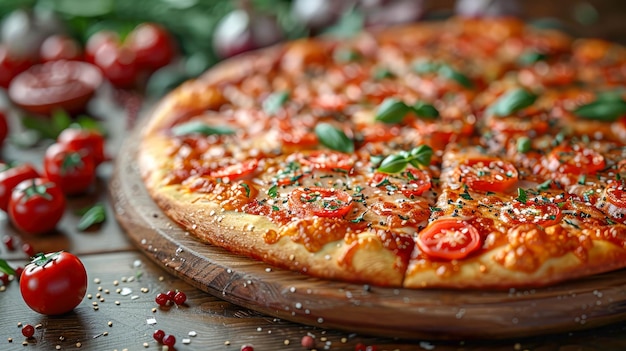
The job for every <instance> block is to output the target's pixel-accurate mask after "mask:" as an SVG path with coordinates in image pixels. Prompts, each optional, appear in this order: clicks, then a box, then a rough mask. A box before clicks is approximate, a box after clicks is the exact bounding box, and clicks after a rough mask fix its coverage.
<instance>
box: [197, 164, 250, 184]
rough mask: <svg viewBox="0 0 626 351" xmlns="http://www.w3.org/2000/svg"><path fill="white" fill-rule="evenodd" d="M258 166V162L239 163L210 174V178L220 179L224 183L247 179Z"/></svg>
mask: <svg viewBox="0 0 626 351" xmlns="http://www.w3.org/2000/svg"><path fill="white" fill-rule="evenodd" d="M258 166H259V160H257V159H250V160H246V161H243V162H241V163H236V164H233V165H228V166H224V167H222V168H219V169H217V170H215V171H212V172H210V174H209V175H210V176H211V177H215V178H220V179H221V180H222V181H224V182H232V181H234V180H239V179H243V178H246V177H248V176H249V175H251V174H252V173H254V171H256V169H257V167H258Z"/></svg>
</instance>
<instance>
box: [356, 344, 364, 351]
mask: <svg viewBox="0 0 626 351" xmlns="http://www.w3.org/2000/svg"><path fill="white" fill-rule="evenodd" d="M354 351H365V344H362V343H358V344H356V345H355V346H354Z"/></svg>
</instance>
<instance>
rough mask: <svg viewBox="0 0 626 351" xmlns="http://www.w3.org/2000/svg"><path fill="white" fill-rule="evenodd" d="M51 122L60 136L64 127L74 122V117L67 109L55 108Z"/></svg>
mask: <svg viewBox="0 0 626 351" xmlns="http://www.w3.org/2000/svg"><path fill="white" fill-rule="evenodd" d="M51 122H52V129H53V130H54V132H55V133H56V134H57V136H58V135H59V134H60V133H61V131H62V130H63V129H66V128H68V127H69V126H70V125H71V124H72V118H71V117H70V115H69V114H68V113H67V112H66V111H65V110H55V111H54V112H52V118H51Z"/></svg>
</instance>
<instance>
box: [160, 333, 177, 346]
mask: <svg viewBox="0 0 626 351" xmlns="http://www.w3.org/2000/svg"><path fill="white" fill-rule="evenodd" d="M174 344H176V337H175V336H174V335H170V334H167V335H165V336H164V337H163V345H165V346H169V347H173V346H174Z"/></svg>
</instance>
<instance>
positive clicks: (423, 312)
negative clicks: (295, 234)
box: [110, 126, 626, 339]
mask: <svg viewBox="0 0 626 351" xmlns="http://www.w3.org/2000/svg"><path fill="white" fill-rule="evenodd" d="M140 127H141V126H140ZM138 141H139V129H137V130H136V131H135V132H133V133H132V134H131V135H130V138H128V139H127V140H126V141H125V143H124V145H122V147H121V148H120V150H121V152H120V154H119V156H118V159H117V164H116V168H115V171H114V174H113V177H112V180H111V183H110V196H111V198H112V202H113V208H114V210H115V216H116V218H117V220H118V221H119V222H120V223H121V225H122V227H123V228H124V230H125V231H126V233H127V235H128V236H129V237H130V238H131V239H132V241H134V243H135V244H136V245H137V246H138V247H139V248H140V249H141V250H143V251H144V252H145V254H146V255H147V256H148V257H150V258H151V259H153V260H154V261H155V262H157V264H159V265H161V266H162V267H164V268H165V269H166V270H167V271H169V272H171V273H173V274H176V275H177V276H179V277H181V278H182V279H184V280H185V281H187V282H189V283H190V284H192V285H194V286H196V287H198V288H199V289H201V290H203V291H206V292H208V293H210V294H213V295H215V296H218V297H220V298H223V299H224V300H227V301H229V302H232V303H234V304H238V305H240V306H243V307H246V308H249V309H253V310H256V311H259V312H261V313H265V314H268V315H271V316H275V317H278V318H283V319H286V320H291V321H294V322H298V323H303V324H308V325H313V326H317V327H322V328H335V329H342V330H347V331H351V332H358V333H365V334H371V335H379V336H389V337H399V338H410V339H468V338H509V337H521V336H530V335H537V334H545V333H553V332H563V331H571V330H577V329H583V328H591V327H597V326H600V325H605V324H608V323H611V322H615V321H617V320H620V319H624V318H626V307H625V306H626V272H625V271H623V270H622V271H616V272H611V273H608V274H601V275H596V276H592V277H588V278H586V279H580V280H577V281H572V282H568V283H563V284H558V285H556V286H553V287H548V288H541V289H531V290H513V289H512V290H510V291H469V290H465V291H454V290H409V289H393V288H381V287H375V286H363V285H356V284H347V283H342V282H335V281H328V280H321V279H316V278H312V277H308V276H305V275H302V274H299V273H296V272H291V271H286V270H283V269H280V268H276V267H272V266H270V265H268V264H265V263H263V262H259V261H255V260H252V259H248V258H246V257H240V256H237V255H234V254H231V253H230V252H228V251H226V250H224V249H222V248H219V247H215V246H211V245H207V244H204V243H201V242H200V241H198V240H196V239H195V237H193V236H191V235H190V234H189V233H187V232H185V230H183V229H182V228H180V227H179V226H178V225H177V224H175V223H174V222H172V221H171V220H169V219H168V218H167V217H166V216H165V215H164V214H163V212H161V210H160V209H159V208H158V207H157V206H156V205H155V204H154V202H153V201H152V200H151V198H150V196H149V195H148V193H147V192H146V190H145V188H144V185H143V182H142V180H141V178H140V176H139V173H138V169H137V162H136V161H135V155H136V151H137V148H138Z"/></svg>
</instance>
